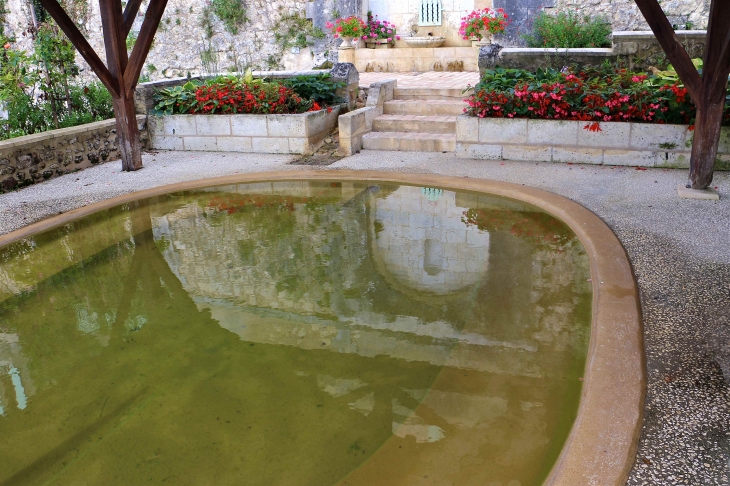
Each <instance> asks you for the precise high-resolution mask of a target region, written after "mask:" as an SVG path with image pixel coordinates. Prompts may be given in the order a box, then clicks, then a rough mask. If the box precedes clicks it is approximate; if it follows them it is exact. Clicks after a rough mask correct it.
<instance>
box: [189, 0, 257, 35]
mask: <svg viewBox="0 0 730 486" xmlns="http://www.w3.org/2000/svg"><path fill="white" fill-rule="evenodd" d="M213 15H215V16H216V17H218V19H220V21H221V22H222V23H223V28H224V29H225V30H226V32H228V33H229V34H232V35H237V34H238V32H239V28H240V27H241V26H242V25H243V24H245V23H246V22H248V17H246V7H245V5H244V4H243V0H210V1H208V2H206V4H205V6H204V7H203V12H202V16H201V19H200V24H201V26H202V27H203V30H204V32H205V35H206V37H207V38H208V39H211V38H212V37H213V18H212V16H213Z"/></svg>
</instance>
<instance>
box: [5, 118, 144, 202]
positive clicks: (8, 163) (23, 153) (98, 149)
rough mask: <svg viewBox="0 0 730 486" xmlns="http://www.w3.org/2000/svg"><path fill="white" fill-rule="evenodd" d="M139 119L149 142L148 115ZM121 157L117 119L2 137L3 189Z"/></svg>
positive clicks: (13, 187)
mask: <svg viewBox="0 0 730 486" xmlns="http://www.w3.org/2000/svg"><path fill="white" fill-rule="evenodd" d="M137 123H138V124H139V127H140V138H141V141H142V145H143V146H145V144H146V142H147V132H146V117H145V116H142V115H139V116H137ZM120 157H121V155H120V153H119V144H118V143H117V130H116V121H115V120H113V119H112V120H104V121H100V122H94V123H89V124H86V125H79V126H77V127H71V128H61V129H59V130H50V131H47V132H43V133H36V134H33V135H27V136H25V137H17V138H12V139H10V140H4V141H0V192H6V191H11V190H13V189H16V188H19V187H24V186H28V185H30V184H35V183H37V182H42V181H44V180H47V179H51V178H53V177H57V176H60V175H63V174H70V173H71V172H75V171H77V170H81V169H85V168H87V167H91V166H93V165H96V164H101V163H104V162H110V161H113V160H119V159H120Z"/></svg>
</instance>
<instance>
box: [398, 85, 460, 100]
mask: <svg viewBox="0 0 730 486" xmlns="http://www.w3.org/2000/svg"><path fill="white" fill-rule="evenodd" d="M465 89H466V87H464V88H443V89H434V88H395V90H394V92H393V97H394V99H396V100H451V101H453V100H456V101H462V100H464V98H466V97H468V96H469V95H470V94H471V93H472V92H473V91H474V90H473V89H469V90H468V91H466V92H464V90H465Z"/></svg>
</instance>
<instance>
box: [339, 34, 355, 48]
mask: <svg viewBox="0 0 730 486" xmlns="http://www.w3.org/2000/svg"><path fill="white" fill-rule="evenodd" d="M340 39H342V43H341V44H340V49H354V48H355V46H354V45H353V44H352V39H353V38H352V37H350V36H345V35H342V36H340Z"/></svg>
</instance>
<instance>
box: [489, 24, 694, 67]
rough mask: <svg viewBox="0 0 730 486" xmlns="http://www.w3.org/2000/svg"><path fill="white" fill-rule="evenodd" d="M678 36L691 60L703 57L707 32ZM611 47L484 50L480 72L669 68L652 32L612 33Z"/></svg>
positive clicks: (492, 48)
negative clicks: (606, 64)
mask: <svg viewBox="0 0 730 486" xmlns="http://www.w3.org/2000/svg"><path fill="white" fill-rule="evenodd" d="M675 35H676V36H677V38H678V39H679V40H680V41H682V45H683V46H684V48H685V50H686V51H687V53H688V54H689V55H690V57H692V58H702V57H703V55H704V51H705V39H706V37H707V32H706V31H704V30H680V31H676V32H675ZM611 37H612V47H610V48H601V49H598V48H596V49H554V48H531V47H505V48H503V49H499V50H498V53H497V50H496V49H495V48H494V47H493V46H487V47H483V48H481V50H480V52H479V54H478V56H479V70H480V71H481V72H482V73H483V72H484V70H485V69H492V68H494V67H495V66H499V67H504V68H516V69H529V70H535V69H537V68H549V67H550V68H554V69H561V68H562V67H563V66H570V65H574V64H576V65H579V66H599V65H600V64H601V63H603V62H605V61H609V62H611V63H617V64H620V65H623V66H625V67H627V68H629V69H635V70H638V71H642V70H646V69H648V68H649V67H651V66H653V67H656V68H658V69H666V67H667V65H668V64H669V61H668V60H667V57H666V55H665V54H664V51H663V50H662V48H661V46H660V45H659V42H658V41H657V40H656V37H655V36H654V33H653V32H651V31H638V32H622V31H616V32H613V34H612V36H611Z"/></svg>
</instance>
